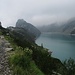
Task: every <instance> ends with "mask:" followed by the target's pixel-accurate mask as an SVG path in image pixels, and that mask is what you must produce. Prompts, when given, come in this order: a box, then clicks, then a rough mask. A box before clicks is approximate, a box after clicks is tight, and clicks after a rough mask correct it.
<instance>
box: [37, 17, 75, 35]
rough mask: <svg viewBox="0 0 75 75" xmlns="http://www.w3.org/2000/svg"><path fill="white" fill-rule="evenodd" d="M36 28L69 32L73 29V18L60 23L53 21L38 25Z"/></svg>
mask: <svg viewBox="0 0 75 75" xmlns="http://www.w3.org/2000/svg"><path fill="white" fill-rule="evenodd" d="M38 29H39V30H40V31H41V32H61V33H65V34H71V33H72V32H73V31H74V30H75V18H73V19H70V20H68V21H67V22H64V23H61V24H57V23H53V24H50V25H46V26H42V27H39V28H38ZM73 33H74V32H73Z"/></svg>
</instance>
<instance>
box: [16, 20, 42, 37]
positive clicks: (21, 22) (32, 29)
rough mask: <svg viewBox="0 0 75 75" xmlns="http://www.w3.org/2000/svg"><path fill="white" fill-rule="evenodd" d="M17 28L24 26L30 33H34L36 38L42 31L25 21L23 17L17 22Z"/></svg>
mask: <svg viewBox="0 0 75 75" xmlns="http://www.w3.org/2000/svg"><path fill="white" fill-rule="evenodd" d="M16 28H22V29H25V30H27V32H28V33H30V34H31V35H34V36H35V38H38V37H39V35H40V34H41V33H40V31H39V30H38V29H37V28H36V27H34V26H33V25H32V24H30V23H27V22H26V21H24V20H23V19H19V20H18V21H17V23H16Z"/></svg>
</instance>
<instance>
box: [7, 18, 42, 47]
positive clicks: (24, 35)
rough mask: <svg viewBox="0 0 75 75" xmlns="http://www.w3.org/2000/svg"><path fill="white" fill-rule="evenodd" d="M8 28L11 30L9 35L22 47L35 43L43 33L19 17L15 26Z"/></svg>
mask: <svg viewBox="0 0 75 75" xmlns="http://www.w3.org/2000/svg"><path fill="white" fill-rule="evenodd" d="M7 29H8V30H9V35H10V36H11V37H13V38H14V40H15V41H17V43H18V45H21V46H22V47H25V46H26V47H28V46H30V45H29V44H31V43H34V42H35V40H36V39H37V38H38V37H39V36H40V34H41V32H40V31H39V30H38V29H37V28H36V27H34V26H33V25H32V24H30V23H27V22H26V21H24V20H23V19H19V20H18V21H17V22H16V26H15V27H11V26H10V27H8V28H7ZM21 42H23V43H21Z"/></svg>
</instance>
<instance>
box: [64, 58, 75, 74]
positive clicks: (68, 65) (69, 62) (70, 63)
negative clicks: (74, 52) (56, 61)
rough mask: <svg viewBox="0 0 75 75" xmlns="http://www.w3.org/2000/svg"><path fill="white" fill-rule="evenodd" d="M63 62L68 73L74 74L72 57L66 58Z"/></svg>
mask: <svg viewBox="0 0 75 75" xmlns="http://www.w3.org/2000/svg"><path fill="white" fill-rule="evenodd" d="M63 64H64V65H65V67H66V68H67V69H68V75H75V61H74V59H72V58H70V59H68V60H65V61H64V63H63Z"/></svg>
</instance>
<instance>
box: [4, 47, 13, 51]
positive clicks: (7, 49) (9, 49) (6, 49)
mask: <svg viewBox="0 0 75 75" xmlns="http://www.w3.org/2000/svg"><path fill="white" fill-rule="evenodd" d="M11 50H13V48H5V51H6V52H8V51H11Z"/></svg>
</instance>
